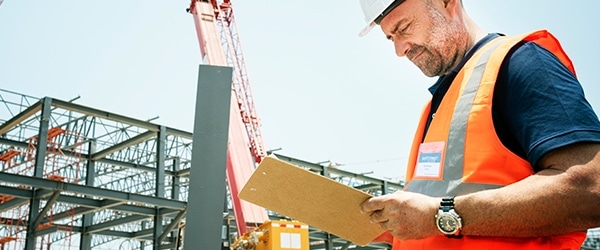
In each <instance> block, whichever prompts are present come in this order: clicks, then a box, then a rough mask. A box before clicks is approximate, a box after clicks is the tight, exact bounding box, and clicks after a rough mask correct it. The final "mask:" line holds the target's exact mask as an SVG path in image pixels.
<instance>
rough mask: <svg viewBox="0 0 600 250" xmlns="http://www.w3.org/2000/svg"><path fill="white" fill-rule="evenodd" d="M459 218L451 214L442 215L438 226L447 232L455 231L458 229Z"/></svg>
mask: <svg viewBox="0 0 600 250" xmlns="http://www.w3.org/2000/svg"><path fill="white" fill-rule="evenodd" d="M458 223H459V222H458V220H457V219H456V218H454V217H453V216H451V215H446V214H444V215H441V216H440V217H438V220H437V226H438V228H439V229H440V230H441V231H442V232H445V233H449V234H452V233H455V232H456V230H458V227H459V225H458Z"/></svg>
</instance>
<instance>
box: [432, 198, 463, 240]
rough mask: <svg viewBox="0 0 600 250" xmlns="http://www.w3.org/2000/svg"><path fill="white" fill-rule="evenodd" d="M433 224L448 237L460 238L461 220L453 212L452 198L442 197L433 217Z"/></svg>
mask: <svg viewBox="0 0 600 250" xmlns="http://www.w3.org/2000/svg"><path fill="white" fill-rule="evenodd" d="M435 224H436V225H437V227H438V229H439V230H440V232H442V233H443V234H445V235H446V236H448V237H457V236H458V237H460V230H461V229H462V219H461V218H460V215H458V213H456V211H455V210H454V197H444V198H442V202H440V208H439V209H438V213H437V215H435Z"/></svg>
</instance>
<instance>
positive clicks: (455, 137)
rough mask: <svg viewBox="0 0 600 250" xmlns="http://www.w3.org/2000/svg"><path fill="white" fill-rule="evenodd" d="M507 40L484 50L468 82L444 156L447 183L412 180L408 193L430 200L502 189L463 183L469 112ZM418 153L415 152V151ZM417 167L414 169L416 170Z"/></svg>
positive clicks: (457, 106) (490, 45) (458, 103)
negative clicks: (491, 62) (486, 72)
mask: <svg viewBox="0 0 600 250" xmlns="http://www.w3.org/2000/svg"><path fill="white" fill-rule="evenodd" d="M504 40H507V38H506V37H498V38H496V39H494V40H493V41H491V42H490V43H488V46H486V47H487V48H482V49H484V50H483V53H482V54H481V56H480V57H479V58H478V59H477V63H476V64H475V67H474V68H473V73H472V74H471V77H469V79H468V80H467V83H466V85H465V87H464V90H463V93H462V95H461V97H460V99H459V100H458V102H457V104H456V108H455V109H454V114H453V115H452V121H451V122H450V132H449V133H448V139H447V142H448V143H447V144H446V147H447V148H446V152H445V153H444V161H443V164H444V166H451V167H444V168H443V171H444V172H443V180H440V181H432V180H412V181H411V182H410V183H409V184H408V187H407V191H412V192H419V193H423V194H426V195H429V196H435V197H441V196H445V195H453V196H456V195H459V194H466V193H473V192H477V191H482V190H486V189H493V188H498V187H500V186H498V185H492V184H484V183H468V182H463V181H462V176H463V172H464V165H463V163H464V153H463V152H464V151H465V137H466V135H467V122H468V118H469V112H470V111H471V107H472V105H473V100H474V99H475V93H476V92H477V89H478V87H479V83H480V82H481V79H482V78H483V73H484V70H485V69H486V65H487V64H488V61H489V59H490V56H491V55H492V52H493V51H494V50H495V49H496V48H498V47H499V46H500V45H501V44H502V43H501V41H504ZM413 150H414V149H413ZM413 167H414V166H413Z"/></svg>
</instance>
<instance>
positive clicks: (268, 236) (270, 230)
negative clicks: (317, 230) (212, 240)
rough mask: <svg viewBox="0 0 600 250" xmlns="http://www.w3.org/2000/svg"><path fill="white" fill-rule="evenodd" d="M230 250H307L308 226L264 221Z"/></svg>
mask: <svg viewBox="0 0 600 250" xmlns="http://www.w3.org/2000/svg"><path fill="white" fill-rule="evenodd" d="M231 249H232V250H309V249H310V246H309V239H308V225H306V224H304V223H301V222H298V221H286V220H279V221H266V222H265V223H263V224H262V225H261V226H260V227H258V228H256V229H254V230H252V231H251V232H249V233H245V234H244V235H242V236H241V237H239V238H238V239H236V241H235V242H234V243H233V244H232V245H231Z"/></svg>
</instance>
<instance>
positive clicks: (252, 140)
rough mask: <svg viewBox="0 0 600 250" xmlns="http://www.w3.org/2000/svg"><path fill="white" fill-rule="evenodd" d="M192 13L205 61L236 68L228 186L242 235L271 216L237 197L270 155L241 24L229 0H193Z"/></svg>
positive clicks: (228, 162)
mask: <svg viewBox="0 0 600 250" xmlns="http://www.w3.org/2000/svg"><path fill="white" fill-rule="evenodd" d="M189 12H190V13H191V14H192V15H193V17H194V23H195V26H196V32H197V35H198V41H199V45H200V52H201V54H202V59H203V60H204V61H205V62H206V63H208V64H209V65H215V66H229V67H232V68H233V79H232V91H233V93H232V95H233V96H234V97H235V98H231V113H230V124H229V142H228V146H227V183H228V185H229V190H230V192H231V201H232V207H233V211H234V214H235V220H236V226H237V229H238V233H239V234H240V235H242V234H244V233H246V232H247V231H248V225H252V224H254V225H258V224H261V223H263V222H264V221H267V220H268V219H269V217H268V214H267V210H266V209H264V208H262V207H258V206H256V205H254V204H251V203H248V202H246V201H243V200H240V199H239V198H238V197H237V194H238V193H239V191H240V189H241V188H242V187H243V185H244V184H245V183H246V181H247V180H248V179H249V178H250V175H252V172H253V171H254V168H255V164H256V163H260V161H261V160H262V158H263V157H265V155H266V153H265V150H264V145H263V140H262V134H261V131H260V122H259V119H258V115H257V113H256V108H255V105H254V99H253V97H252V90H251V88H250V84H249V80H248V74H247V70H246V65H245V60H244V56H243V53H242V48H241V44H240V40H239V35H238V32H237V24H236V23H235V18H234V15H233V8H232V6H231V2H230V1H229V0H222V1H218V0H210V1H207V0H192V2H191V4H190V8H189Z"/></svg>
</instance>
